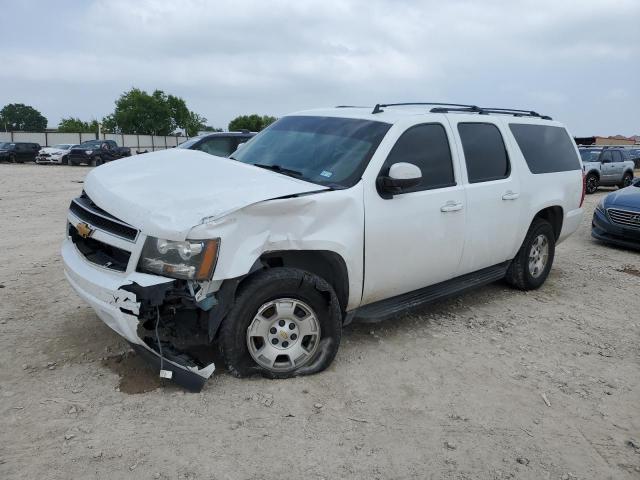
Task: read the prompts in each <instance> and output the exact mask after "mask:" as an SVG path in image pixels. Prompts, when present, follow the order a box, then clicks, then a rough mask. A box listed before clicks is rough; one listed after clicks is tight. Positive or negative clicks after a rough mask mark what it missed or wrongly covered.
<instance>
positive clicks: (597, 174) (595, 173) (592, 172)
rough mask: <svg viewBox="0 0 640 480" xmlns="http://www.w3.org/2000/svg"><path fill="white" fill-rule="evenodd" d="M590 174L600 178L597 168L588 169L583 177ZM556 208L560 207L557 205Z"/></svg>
mask: <svg viewBox="0 0 640 480" xmlns="http://www.w3.org/2000/svg"><path fill="white" fill-rule="evenodd" d="M591 174H593V175H595V176H596V177H598V179H599V178H600V172H599V171H598V170H589V171H588V172H587V174H586V175H585V177H587V176H589V175H591ZM558 208H560V207H558Z"/></svg>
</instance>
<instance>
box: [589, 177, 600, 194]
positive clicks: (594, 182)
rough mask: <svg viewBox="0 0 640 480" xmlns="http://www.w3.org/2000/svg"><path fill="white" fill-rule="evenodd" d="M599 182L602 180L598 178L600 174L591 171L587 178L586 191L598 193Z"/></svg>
mask: <svg viewBox="0 0 640 480" xmlns="http://www.w3.org/2000/svg"><path fill="white" fill-rule="evenodd" d="M599 183H600V180H599V179H598V176H597V175H596V174H594V173H590V174H589V175H587V178H586V179H585V191H586V192H587V193H589V194H591V193H596V190H598V185H599Z"/></svg>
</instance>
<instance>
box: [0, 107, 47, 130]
mask: <svg viewBox="0 0 640 480" xmlns="http://www.w3.org/2000/svg"><path fill="white" fill-rule="evenodd" d="M0 128H3V129H5V130H7V131H8V130H12V131H25V132H42V131H44V130H45V129H46V128H47V119H46V118H45V117H44V115H42V114H41V113H40V112H39V111H38V110H36V109H35V108H33V107H30V106H29V105H25V104H23V103H10V104H9V105H5V106H4V108H3V109H2V110H0Z"/></svg>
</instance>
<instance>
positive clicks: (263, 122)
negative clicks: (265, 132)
mask: <svg viewBox="0 0 640 480" xmlns="http://www.w3.org/2000/svg"><path fill="white" fill-rule="evenodd" d="M276 120H277V118H276V117H271V116H269V115H262V116H260V115H257V114H255V113H254V114H252V115H240V116H239V117H236V118H234V119H233V120H231V121H230V122H229V131H230V132H233V131H238V130H249V131H250V132H259V131H260V130H262V129H264V128H267V127H268V126H269V125H271V124H272V123H273V122H275V121H276Z"/></svg>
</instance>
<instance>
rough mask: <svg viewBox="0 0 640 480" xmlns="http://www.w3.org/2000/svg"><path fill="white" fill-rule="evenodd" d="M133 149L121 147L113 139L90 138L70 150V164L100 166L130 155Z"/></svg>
mask: <svg viewBox="0 0 640 480" xmlns="http://www.w3.org/2000/svg"><path fill="white" fill-rule="evenodd" d="M130 155H131V149H130V148H128V147H119V146H118V144H117V143H116V142H114V141H113V140H89V141H87V142H82V143H81V144H80V145H77V146H75V147H74V148H72V149H71V151H70V152H69V157H68V158H69V165H80V164H81V163H85V164H87V165H93V166H98V165H102V164H103V163H106V162H111V161H112V160H117V159H118V158H122V157H129V156H130Z"/></svg>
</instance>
